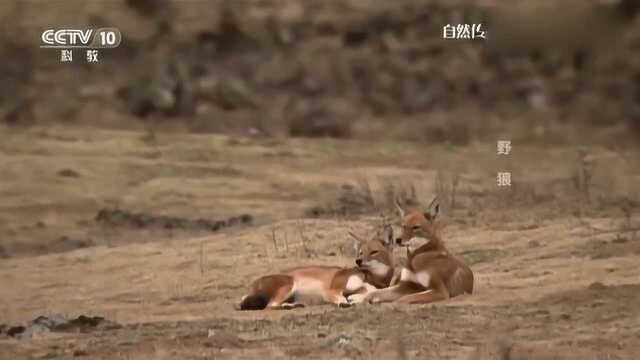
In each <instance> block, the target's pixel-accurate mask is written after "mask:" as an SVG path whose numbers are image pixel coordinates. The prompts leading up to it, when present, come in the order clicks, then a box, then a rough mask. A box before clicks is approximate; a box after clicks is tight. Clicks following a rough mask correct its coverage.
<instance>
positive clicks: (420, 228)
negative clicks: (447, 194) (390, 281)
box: [356, 199, 473, 304]
mask: <svg viewBox="0 0 640 360" xmlns="http://www.w3.org/2000/svg"><path fill="white" fill-rule="evenodd" d="M436 200H437V199H434V200H433V201H432V202H431V204H430V205H429V210H428V211H427V212H424V213H423V212H420V211H413V212H409V213H406V212H405V210H404V209H402V207H401V206H400V205H399V204H398V203H397V202H396V206H397V209H398V212H399V215H400V217H401V219H402V234H401V235H400V236H399V237H398V238H397V239H396V244H397V245H399V246H408V245H409V244H410V243H412V242H422V245H419V246H418V247H417V248H416V249H415V250H413V249H412V250H410V251H409V252H408V258H407V261H406V266H404V267H402V269H401V270H400V279H399V282H398V284H396V285H393V286H390V287H388V288H386V289H381V290H376V291H373V292H370V293H369V294H367V295H366V296H364V299H362V300H363V301H364V302H368V303H378V302H391V301H394V302H400V303H409V304H420V303H430V302H434V301H440V300H445V299H448V298H450V297H454V296H458V295H461V294H463V293H469V294H471V293H472V292H473V272H472V271H471V269H470V268H469V267H468V266H467V265H466V264H465V263H464V262H463V261H462V260H461V259H459V258H457V257H455V256H453V255H452V254H451V253H449V251H448V250H447V249H446V247H445V246H444V243H443V241H442V239H441V237H440V235H439V233H438V227H439V224H438V223H437V222H436V217H437V215H438V212H439V210H440V206H439V204H438V203H437V202H436ZM365 250H366V251H363V252H362V254H361V256H359V257H358V258H357V259H356V264H362V265H364V266H363V269H364V270H366V271H369V272H376V271H378V272H379V273H382V272H383V270H385V271H387V272H388V271H391V273H393V267H394V264H393V262H392V261H391V251H392V250H391V246H390V245H388V244H387V245H386V246H384V247H368V248H366V249H365ZM374 269H375V270H374ZM390 269H391V270H390ZM387 274H388V273H387ZM358 300H360V299H358Z"/></svg>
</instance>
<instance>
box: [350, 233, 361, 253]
mask: <svg viewBox="0 0 640 360" xmlns="http://www.w3.org/2000/svg"><path fill="white" fill-rule="evenodd" d="M348 233H349V236H351V237H352V238H353V250H354V251H355V252H356V255H357V254H358V253H359V252H360V246H362V239H360V237H359V236H358V235H356V234H354V233H352V232H351V231H349V232H348Z"/></svg>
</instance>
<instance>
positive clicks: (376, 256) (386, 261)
mask: <svg viewBox="0 0 640 360" xmlns="http://www.w3.org/2000/svg"><path fill="white" fill-rule="evenodd" d="M349 235H351V236H352V237H353V238H354V240H355V242H354V247H355V250H356V265H357V266H358V267H359V268H360V269H362V270H364V271H366V272H367V273H370V274H371V275H372V276H373V277H375V278H377V279H378V280H379V281H384V280H383V279H385V278H386V277H388V276H390V274H392V273H393V254H392V251H393V228H392V227H391V226H390V225H385V226H384V228H383V229H382V231H378V232H376V233H375V234H374V235H373V236H372V237H371V238H370V239H369V240H364V239H362V238H361V237H360V236H358V235H355V234H354V233H352V232H349Z"/></svg>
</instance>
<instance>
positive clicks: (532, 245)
mask: <svg viewBox="0 0 640 360" xmlns="http://www.w3.org/2000/svg"><path fill="white" fill-rule="evenodd" d="M527 246H528V247H529V249H534V248H537V247H540V242H539V241H538V240H529V242H527Z"/></svg>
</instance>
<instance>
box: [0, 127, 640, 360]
mask: <svg viewBox="0 0 640 360" xmlns="http://www.w3.org/2000/svg"><path fill="white" fill-rule="evenodd" d="M0 131H1V137H2V139H3V141H2V143H1V144H0V163H2V167H1V168H0V173H1V176H0V194H1V198H2V203H1V204H0V236H1V237H2V239H3V240H2V243H1V245H2V251H3V254H4V257H5V258H4V259H2V260H0V283H1V284H2V286H1V287H0V291H1V294H2V295H1V296H0V323H4V324H8V325H15V324H20V323H24V322H27V321H29V320H32V319H34V318H35V317H37V316H40V315H46V316H50V315H54V314H62V315H64V316H68V317H76V316H78V315H81V314H85V315H98V316H104V317H105V318H107V319H108V320H111V321H115V322H117V323H118V324H121V325H122V326H121V327H120V328H118V329H112V330H94V331H90V332H87V333H41V334H35V335H34V337H33V338H31V339H16V338H12V337H8V336H5V335H0V348H1V349H2V350H1V351H0V358H2V359H33V358H56V359H58V358H59V359H65V358H73V357H82V356H84V357H86V358H91V359H204V358H206V359H209V358H210V359H232V358H233V359H236V358H247V359H253V358H312V359H316V358H317V359H320V358H322V359H334V358H379V359H387V358H389V359H394V358H399V359H406V358H431V359H433V358H441V359H634V358H637V354H638V351H640V283H639V282H638V281H639V276H640V268H639V267H638V266H637V265H638V258H639V256H640V237H639V236H638V234H637V231H634V229H635V228H637V227H638V224H640V219H638V216H637V215H634V213H637V206H638V205H637V204H636V203H635V202H633V201H632V200H629V199H632V196H631V194H637V188H635V186H637V184H638V183H639V180H640V169H639V168H638V166H637V164H640V162H638V158H639V156H638V155H639V154H638V153H637V152H633V151H625V152H621V151H617V152H613V151H610V150H607V149H591V150H590V152H589V154H588V155H587V156H586V157H585V156H582V157H581V158H580V159H582V160H576V159H578V158H579V157H578V156H577V155H576V153H578V152H577V151H576V149H573V148H569V147H558V148H546V149H545V148H540V147H528V148H527V147H525V148H520V147H518V145H517V144H514V151H513V154H512V155H510V156H509V157H498V156H496V155H495V143H493V144H478V143H477V144H472V145H470V146H467V147H460V148H458V147H451V146H447V145H442V146H427V145H419V144H410V143H402V142H376V143H368V142H365V141H356V140H344V141H337V140H329V139H327V140H295V139H281V140H278V139H260V138H233V137H227V136H221V135H220V136H215V135H188V134H170V133H159V134H157V135H156V136H155V138H154V139H149V138H148V136H147V137H145V134H144V133H142V132H134V131H107V130H97V129H92V128H78V127H74V128H67V127H43V128H38V127H34V128H30V129H22V130H15V129H7V128H2V129H0ZM581 161H582V162H581ZM583 162H584V163H586V164H588V166H586V165H584V164H583ZM503 168H508V169H510V170H511V171H512V173H513V175H512V176H513V182H514V186H512V188H511V189H508V190H504V189H500V188H498V187H497V186H496V184H495V173H496V171H497V170H498V169H503ZM585 171H586V172H587V173H588V176H587V178H588V181H587V182H585V181H584V173H585ZM576 174H578V175H576ZM580 174H582V175H580ZM579 175H580V176H579ZM581 176H582V177H581ZM454 178H457V179H458V180H457V182H456V183H455V186H454V185H453V184H454V181H453V179H454ZM581 179H582V180H581ZM345 184H350V185H351V189H352V190H351V191H352V192H355V193H358V192H360V193H365V195H366V194H368V195H367V196H368V197H369V205H370V206H373V207H379V208H381V209H384V192H385V190H384V189H385V186H386V188H388V186H389V184H393V185H395V186H396V190H395V191H399V190H398V189H401V188H405V189H409V188H413V189H414V190H415V193H416V194H415V195H416V198H417V199H418V200H421V201H422V202H428V201H429V200H430V199H431V197H432V196H433V194H435V193H439V194H440V195H441V197H442V198H443V199H444V202H445V203H444V205H445V210H444V217H445V219H446V220H447V221H448V226H447V227H446V230H445V234H444V236H445V240H446V242H447V244H448V246H449V247H450V249H451V250H452V251H453V252H454V253H457V254H461V255H462V256H464V257H465V258H466V259H467V261H468V262H469V263H470V264H471V267H472V269H473V270H474V272H475V274H476V279H477V280H476V283H477V286H476V289H477V291H476V293H475V294H473V295H472V296H467V297H460V298H456V299H453V300H450V301H447V302H443V303H438V304H434V305H426V306H398V305H382V306H358V307H354V308H349V309H338V308H335V307H333V306H329V305H318V306H309V307H306V308H304V309H296V310H291V311H265V312H238V311H234V310H233V305H234V304H235V303H236V302H237V301H238V300H239V298H240V297H241V296H242V295H243V294H244V292H245V291H246V290H247V286H248V284H249V282H250V281H251V280H252V279H254V278H256V277H258V276H259V275H261V274H264V273H271V272H276V271H277V270H278V269H282V268H287V267H290V266H297V265H304V264H335V265H345V266H349V265H351V264H352V263H353V257H352V254H351V251H352V250H351V248H352V246H351V240H350V239H349V237H348V235H347V231H348V230H352V231H357V232H361V233H366V232H368V231H371V230H372V229H374V227H375V226H376V225H377V224H378V221H379V219H378V216H377V215H376V212H375V211H369V212H368V213H367V212H366V211H365V214H364V215H358V216H356V215H353V211H352V209H351V208H349V207H344V206H343V207H342V208H341V209H342V212H341V213H340V212H338V213H336V214H334V215H326V216H322V217H315V218H310V217H308V216H305V214H309V211H308V209H310V208H313V207H316V208H318V207H320V208H326V207H330V206H339V205H340V201H341V200H340V199H343V198H344V192H345V191H346V190H345V189H347V190H348V189H349V187H345ZM581 184H582V185H581ZM585 184H586V185H585ZM341 194H342V195H341ZM454 194H455V195H454ZM452 197H455V203H454V204H451V198H452ZM621 199H627V200H625V201H623V200H621ZM342 205H344V204H342ZM447 205H448V206H447ZM452 205H453V206H452ZM105 207H117V208H121V209H127V210H130V211H132V212H148V213H150V214H155V215H158V216H160V215H167V216H176V217H183V218H187V219H197V218H206V219H221V218H228V217H231V216H237V215H239V214H243V213H247V214H250V215H251V216H252V217H253V219H254V220H253V222H252V224H251V225H246V224H244V225H239V226H229V227H225V228H222V229H220V230H218V231H216V232H213V233H209V232H206V231H200V230H198V231H196V230H193V231H192V230H189V229H165V228H136V227H132V226H117V225H114V224H98V223H96V221H95V215H96V213H97V212H98V211H99V210H100V209H102V208H105Z"/></svg>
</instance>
